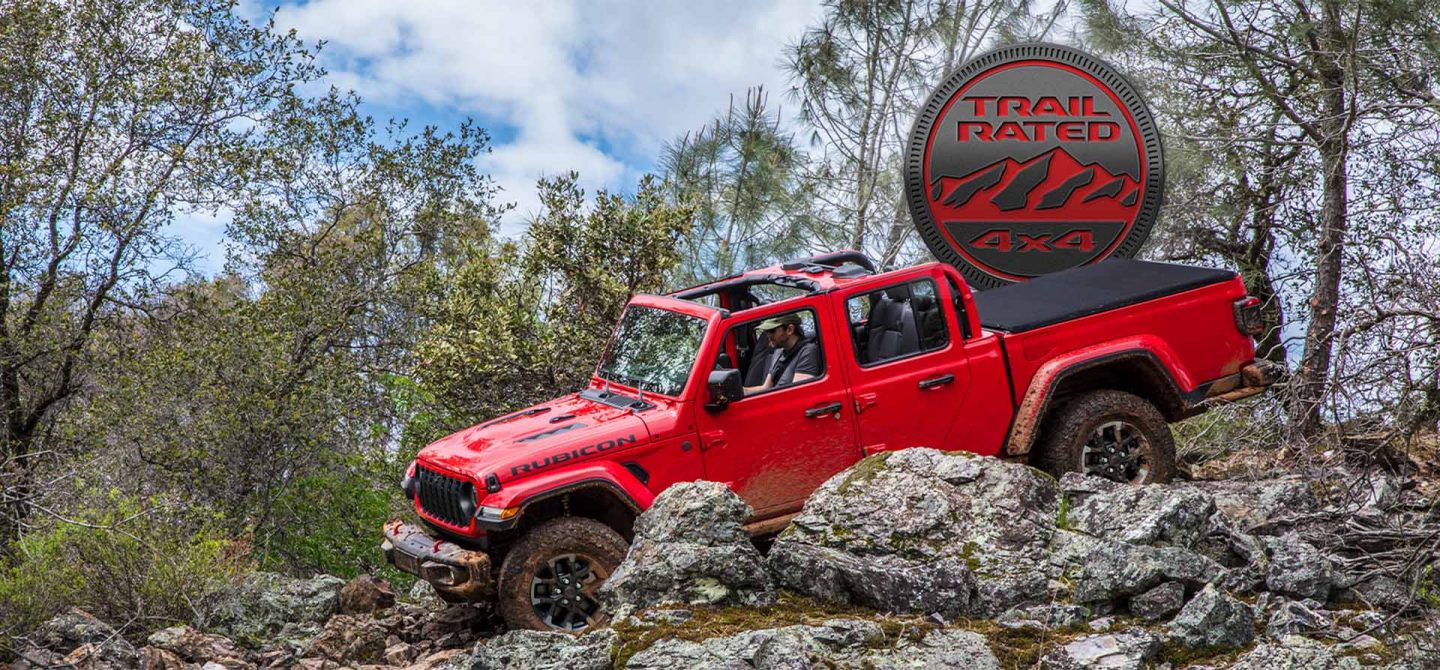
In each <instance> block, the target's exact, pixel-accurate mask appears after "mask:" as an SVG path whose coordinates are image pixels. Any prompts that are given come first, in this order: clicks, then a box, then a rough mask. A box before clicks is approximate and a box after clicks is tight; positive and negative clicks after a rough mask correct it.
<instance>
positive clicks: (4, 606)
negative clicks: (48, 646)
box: [0, 491, 247, 637]
mask: <svg viewBox="0 0 1440 670" xmlns="http://www.w3.org/2000/svg"><path fill="white" fill-rule="evenodd" d="M99 503H100V504H97V505H96V506H95V507H94V508H93V509H91V510H89V511H87V512H85V514H84V515H83V516H81V517H79V518H77V519H73V520H70V521H69V522H62V523H56V524H55V525H53V526H51V527H49V528H47V529H44V530H41V531H37V532H33V533H31V534H29V535H27V536H25V538H24V539H23V540H21V541H20V542H18V543H16V544H15V545H14V547H13V552H12V557H11V558H10V559H9V560H8V561H7V562H5V563H0V637H9V636H11V635H14V634H19V633H24V632H28V631H29V630H31V629H32V628H33V627H34V626H35V625H37V624H38V623H40V622H41V621H44V620H45V619H48V618H49V617H51V616H53V615H55V614H57V613H59V612H61V611H64V610H65V609H67V608H69V607H72V606H73V607H80V608H82V609H84V610H86V611H88V612H90V613H91V614H94V615H95V616H97V617H99V618H100V619H101V620H103V621H106V622H109V623H111V624H112V625H115V626H117V627H120V628H122V629H123V630H125V631H129V632H133V633H140V632H144V631H147V630H153V629H156V628H161V627H164V626H169V625H174V624H175V623H179V622H185V621H189V620H190V618H191V614H192V604H193V603H195V602H196V601H198V600H199V598H201V597H202V596H203V595H205V594H206V593H208V592H209V591H211V590H212V589H214V588H215V587H217V586H219V585H221V584H223V583H224V582H225V581H226V580H228V579H229V578H230V577H232V576H233V575H235V574H236V573H237V572H238V571H240V570H242V569H245V568H246V567H247V566H246V563H245V560H244V553H245V552H244V545H243V544H242V543H237V542H235V541H232V540H228V539H226V538H225V535H224V533H223V530H222V527H221V526H220V525H218V524H217V523H215V520H214V519H205V518H199V519H197V518H193V517H187V516H183V515H176V514H173V513H171V512H170V511H169V510H165V509H157V508H154V507H152V506H151V504H152V503H151V501H147V500H142V499H139V498H136V497H132V496H126V495H122V494H119V493H117V492H114V491H111V492H109V493H107V494H105V495H102V496H100V500H99Z"/></svg>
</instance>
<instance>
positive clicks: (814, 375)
mask: <svg viewBox="0 0 1440 670" xmlns="http://www.w3.org/2000/svg"><path fill="white" fill-rule="evenodd" d="M772 319H775V320H778V321H783V322H786V323H782V324H781V325H780V326H778V328H779V329H780V330H781V332H780V333H779V334H777V336H776V337H775V338H772V337H771V336H770V335H769V334H768V332H761V330H760V326H761V325H769V324H768V323H767V322H769V321H771V320H772ZM792 322H793V323H792ZM792 327H793V330H791V328H792ZM792 333H793V335H794V339H793V340H791V343H790V344H791V346H790V348H789V349H788V350H787V349H785V348H784V347H783V344H784V341H785V340H786V339H788V338H786V337H785V335H788V334H792ZM773 341H780V342H781V344H782V346H781V347H779V348H777V347H776V346H774V345H773ZM730 342H734V343H735V350H736V351H743V352H744V353H743V354H742V355H740V356H738V358H739V359H740V360H738V361H733V362H732V361H730V359H729V356H728V355H723V354H726V348H728V347H726V343H730ZM721 343H722V344H721V347H722V349H721V351H720V352H718V353H717V356H716V368H717V369H723V368H726V367H729V368H734V369H738V370H740V375H741V380H742V382H743V385H744V386H745V389H746V394H745V395H746V396H747V397H748V396H751V395H757V394H760V393H765V392H768V391H772V390H775V389H778V388H783V387H788V386H794V385H798V384H803V383H806V382H808V381H811V380H812V379H819V378H820V377H823V376H825V357H824V352H823V348H822V346H821V341H820V331H819V320H818V319H817V318H816V316H815V311H814V310H812V309H800V310H794V311H790V312H782V313H780V314H772V315H770V316H768V317H761V318H756V319H752V320H749V321H746V322H744V323H740V324H736V325H734V326H731V327H730V328H729V329H728V330H727V331H726V333H725V337H723V338H721ZM730 363H733V364H730ZM777 374H778V376H779V379H778V380H777V379H775V378H774V377H775V376H776V375H777ZM767 382H768V385H767Z"/></svg>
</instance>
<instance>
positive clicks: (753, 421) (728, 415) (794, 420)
mask: <svg viewBox="0 0 1440 670" xmlns="http://www.w3.org/2000/svg"><path fill="white" fill-rule="evenodd" d="M827 309H828V305H826V304H825V303H824V302H823V301H817V303H816V304H813V305H809V306H806V307H804V308H802V309H791V310H784V309H780V310H773V309H772V310H765V311H764V312H763V313H760V314H758V315H757V316H755V317H753V318H747V319H745V320H743V321H739V320H737V321H735V323H733V324H727V326H728V330H727V331H726V335H725V337H724V339H723V340H722V341H721V344H720V347H717V351H712V352H707V355H708V357H709V360H710V361H712V364H714V362H715V361H717V359H718V360H719V361H720V366H722V367H723V365H724V364H725V363H726V359H721V358H720V357H719V356H718V354H719V353H720V351H719V350H718V349H729V348H731V346H732V344H733V343H731V342H730V340H731V339H732V338H752V339H753V338H765V337H766V335H765V334H764V333H760V332H757V331H756V326H758V325H759V324H760V323H761V322H764V321H765V320H767V319H769V318H771V317H778V316H782V315H787V314H794V315H796V316H798V317H799V320H800V324H799V328H798V333H797V334H798V336H799V337H800V338H801V339H802V340H803V341H802V342H800V343H797V345H796V346H805V344H804V343H805V342H812V343H814V345H813V346H815V347H817V350H816V351H815V352H814V353H818V354H819V361H818V366H817V368H816V369H814V370H813V371H814V372H815V373H816V374H814V375H813V376H808V378H804V377H807V374H806V373H805V372H804V371H801V372H799V373H797V372H796V371H794V370H792V371H791V375H790V376H792V377H794V380H793V381H791V382H790V383H786V384H780V385H778V386H774V387H772V388H767V389H754V390H752V391H750V392H749V393H747V394H746V396H745V397H744V398H741V399H740V400H736V401H733V402H731V403H730V404H729V405H728V406H727V407H726V408H725V409H723V410H720V411H718V412H714V413H711V412H707V411H704V410H701V411H700V418H699V421H698V423H699V427H700V441H701V450H702V451H703V455H704V460H705V478H706V479H709V480H712V481H718V482H724V483H726V484H728V485H729V486H730V488H732V489H734V490H735V492H736V493H739V494H740V497H741V498H743V499H744V500H745V502H747V503H749V504H750V507H751V509H753V510H754V512H755V517H756V518H757V519H759V518H765V517H770V516H776V515H778V514H784V513H786V512H790V511H794V510H796V509H798V508H799V507H800V506H801V505H802V504H804V502H805V499H806V498H807V497H809V495H810V493H811V492H812V491H814V490H815V489H816V488H817V487H818V486H820V484H821V483H823V482H824V481H825V480H826V479H828V478H829V477H830V476H831V475H834V474H835V473H837V472H840V471H841V470H844V469H845V468H847V467H849V466H850V465H852V464H854V463H855V461H856V460H858V459H859V448H858V446H857V445H856V443H855V430H854V424H853V419H854V415H855V412H854V409H853V407H851V405H850V403H849V400H848V393H847V390H846V387H845V382H844V379H843V376H842V372H841V370H840V366H839V365H838V359H837V358H836V356H837V355H838V354H837V352H835V351H830V350H828V349H827V348H826V346H825V340H826V337H822V335H831V334H829V333H821V332H820V328H821V327H822V326H824V325H828V324H831V323H833V321H831V319H830V317H829V315H828V314H826V313H825V312H826V310H827ZM755 311H756V312H761V310H758V309H757V310H755ZM782 320H783V319H782ZM835 339H836V338H834V337H830V340H831V341H832V342H833V341H834V340H835ZM841 341H843V339H842V340H841ZM748 344H749V345H751V346H750V347H749V349H750V350H752V351H758V350H761V349H763V347H756V346H754V343H753V342H750V343H748ZM741 348H744V347H741ZM839 353H843V352H839ZM727 359H728V356H727ZM804 359H811V357H809V356H806V357H804ZM774 360H775V358H774V357H770V356H765V357H763V359H761V360H758V361H755V362H752V361H737V363H738V364H742V365H746V367H747V368H748V367H749V365H751V364H754V365H761V366H764V365H771V366H773V365H774ZM797 360H799V359H798V358H797ZM746 372H747V370H741V373H742V376H744V374H745V373H746ZM758 376H759V377H761V378H762V380H763V377H764V376H765V375H764V374H760V375H758Z"/></svg>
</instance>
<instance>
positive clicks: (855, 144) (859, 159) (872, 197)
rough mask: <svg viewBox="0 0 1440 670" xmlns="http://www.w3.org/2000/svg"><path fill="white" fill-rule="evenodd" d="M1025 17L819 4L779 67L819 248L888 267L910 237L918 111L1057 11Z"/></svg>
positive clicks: (966, 6) (935, 7) (1012, 9)
mask: <svg viewBox="0 0 1440 670" xmlns="http://www.w3.org/2000/svg"><path fill="white" fill-rule="evenodd" d="M1060 4H1063V3H1060ZM1028 10H1029V3H1028V2H1023V1H1019V0H981V1H980V2H976V3H960V4H956V3H947V2H934V1H931V0H868V1H864V2H839V1H830V2H826V3H825V17H824V19H823V20H822V21H821V24H820V25H818V26H815V27H813V28H810V29H809V30H807V31H806V32H805V34H804V35H803V36H802V37H801V38H800V40H799V42H797V43H795V44H794V45H791V46H790V47H788V48H787V49H786V53H785V62H786V66H787V68H788V70H789V72H790V78H791V82H792V89H791V94H792V96H793V97H794V98H795V99H796V100H797V101H798V102H799V103H800V116H801V119H802V120H803V121H804V122H805V123H806V124H808V125H809V126H810V127H811V128H812V129H813V132H812V134H811V140H812V142H813V143H815V144H818V145H820V147H821V152H820V153H821V156H820V157H819V160H817V161H816V162H815V163H814V169H813V172H812V178H813V179H814V180H815V182H816V184H817V187H816V189H815V193H816V195H815V199H816V201H817V202H818V207H817V211H816V214H815V215H816V217H817V218H819V219H820V221H821V222H822V223H823V224H824V228H823V232H824V237H825V238H826V239H825V241H826V243H827V244H829V245H831V246H849V247H853V248H856V249H861V250H865V251H868V252H870V253H871V255H872V256H874V257H876V258H878V259H879V260H880V264H881V265H882V266H884V267H892V266H894V265H896V263H897V260H899V259H901V256H902V253H903V252H904V250H905V247H906V244H907V242H909V241H910V234H911V232H913V230H914V226H912V225H911V222H910V214H909V210H908V209H907V206H906V204H905V197H904V192H903V177H902V174H901V167H902V162H903V160H904V151H905V144H906V141H907V139H908V135H909V132H910V127H911V125H912V123H913V122H914V119H915V114H916V111H917V110H918V109H919V108H920V105H921V104H923V103H924V101H925V99H926V98H927V97H928V96H929V95H930V93H931V91H932V90H933V89H934V87H935V86H936V85H937V84H939V82H940V81H942V80H943V79H944V77H945V76H946V75H948V74H949V73H950V71H951V70H953V69H954V68H956V67H958V66H959V65H960V64H961V63H963V62H965V61H966V60H967V59H969V58H970V57H971V56H973V55H975V54H977V53H978V52H979V51H980V50H981V49H982V48H985V47H987V46H989V45H990V44H991V43H992V42H994V41H996V40H1021V39H1038V38H1040V37H1042V36H1043V35H1044V34H1045V33H1046V32H1048V31H1049V29H1050V28H1051V26H1052V25H1053V22H1052V20H1051V19H1053V16H1054V15H1055V13H1057V12H1058V11H1059V9H1058V7H1057V9H1056V10H1055V12H1052V13H1051V14H1050V15H1049V18H1047V19H1046V20H1041V21H1035V20H1032V17H1030V16H1029V12H1028Z"/></svg>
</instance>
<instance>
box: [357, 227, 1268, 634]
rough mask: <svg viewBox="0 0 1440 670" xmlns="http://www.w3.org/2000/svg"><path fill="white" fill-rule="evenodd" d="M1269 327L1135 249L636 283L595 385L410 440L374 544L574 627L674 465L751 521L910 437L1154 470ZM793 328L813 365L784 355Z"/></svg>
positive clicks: (1212, 275)
mask: <svg viewBox="0 0 1440 670" xmlns="http://www.w3.org/2000/svg"><path fill="white" fill-rule="evenodd" d="M767 321H768V322H769V324H774V323H777V322H783V323H786V324H789V325H786V326H782V327H781V329H780V332H781V335H782V336H780V337H774V338H772V337H767V334H765V333H761V332H757V331H759V326H760V325H761V324H762V323H765V322H767ZM797 322H798V324H797ZM769 324H767V325H769ZM797 325H798V327H797ZM1261 327H1262V326H1261V320H1260V312H1259V305H1258V301H1257V300H1255V299H1254V298H1250V297H1247V296H1246V295H1245V289H1244V286H1243V284H1242V283H1241V281H1240V279H1239V278H1238V277H1237V276H1236V275H1235V274H1234V273H1232V272H1228V271H1222V270H1212V269H1204V268H1194V267H1187V266H1182V265H1169V264H1163V263H1149V262H1143V261H1136V260H1129V259H1110V260H1107V261H1104V262H1101V263H1098V264H1096V265H1092V266H1087V267H1082V268H1077V269H1073V270H1067V271H1064V272H1059V273H1056V274H1053V275H1048V276H1044V277H1040V278H1038V279H1035V280H1033V281H1030V282H1028V283H1025V284H1017V285H1014V286H1009V287H1005V288H999V289H993V290H989V291H985V292H981V293H972V292H971V290H970V289H969V287H968V286H967V285H966V284H965V282H964V280H963V279H962V278H961V276H960V274H959V273H958V272H957V271H956V270H955V269H954V268H953V267H951V266H948V265H945V264H941V263H927V264H924V265H920V266H917V267H912V268H907V269H903V270H897V271H893V272H885V273H876V272H875V269H874V266H873V265H872V263H871V262H870V260H869V259H867V258H865V257H864V256H863V255H861V254H859V253H858V252H853V251H845V252H836V253H832V254H825V255H821V256H816V257H813V258H808V259H805V260H801V261H795V262H791V263H786V264H783V265H778V266H773V267H768V268H764V269H760V270H754V271H751V272H746V273H744V274H741V275H737V276H734V277H728V278H726V279H722V280H719V281H715V282H711V283H708V284H703V285H700V286H696V287H692V288H688V289H684V290H680V291H676V292H674V293H670V294H668V295H665V296H652V295H637V296H635V297H634V298H632V299H631V300H630V303H629V305H628V306H627V307H626V308H625V312H624V314H623V316H622V317H621V319H620V323H619V326H618V328H617V329H616V331H615V333H614V335H613V336H612V338H611V340H610V343H609V345H608V346H607V348H606V351H605V352H604V355H603V356H602V358H601V360H600V363H599V365H598V366H597V368H596V371H595V374H594V376H593V377H592V378H591V380H590V383H589V385H588V387H587V388H585V389H584V390H582V391H580V392H578V393H572V394H570V395H567V396H564V397H561V398H557V399H555V400H552V401H550V402H546V403H543V404H540V405H536V406H533V407H529V408H526V409H523V410H520V411H518V412H514V413H512V414H508V415H505V416H502V417H499V418H496V419H492V420H490V421H486V422H485V423H481V424H479V425H477V426H474V427H472V428H468V429H466V430H463V431H460V432H458V433H455V434H453V435H450V436H448V437H445V438H443V439H441V440H439V441H437V442H435V443H433V444H431V445H429V446H427V447H425V448H424V449H423V450H421V451H420V453H419V455H418V457H417V458H416V460H415V462H414V463H413V464H411V466H410V467H409V470H408V472H406V474H405V477H404V479H403V481H402V488H403V489H404V491H405V494H406V495H407V496H408V497H409V498H410V499H411V500H412V501H413V504H414V509H415V512H416V514H417V515H418V516H419V518H420V519H421V520H423V524H424V525H423V526H420V525H412V524H405V523H402V522H400V521H398V520H397V521H392V522H390V523H389V524H387V526H386V528H385V541H384V544H383V549H384V551H385V555H386V558H387V559H388V560H389V561H390V562H391V563H393V564H394V565H396V566H397V567H398V568H400V569H401V570H404V571H407V572H410V573H413V574H415V575H418V576H419V577H420V578H422V579H424V580H426V581H428V582H430V583H431V584H432V585H434V586H435V587H436V588H437V590H438V591H439V592H440V593H441V594H442V596H444V597H446V598H447V599H472V600H474V599H493V598H498V601H499V608H500V611H501V613H502V614H503V616H504V618H505V620H506V621H507V623H508V624H509V625H510V626H511V627H513V628H532V629H561V630H579V629H583V628H585V627H587V626H591V625H594V624H595V623H597V622H598V621H601V620H603V618H604V612H603V611H602V609H601V607H600V605H599V604H598V602H597V600H596V599H595V590H596V588H597V587H598V586H599V585H600V583H601V582H603V581H604V579H605V578H606V577H607V576H608V575H609V574H610V572H611V571H612V570H613V569H614V568H615V567H616V565H618V563H619V562H620V560H621V559H622V558H623V557H624V555H625V551H626V548H627V546H628V545H627V542H628V540H629V539H630V538H631V536H632V525H633V523H634V520H635V518H636V516H637V515H638V514H639V513H640V512H642V511H644V510H645V509H646V508H647V507H649V506H650V504H651V501H653V500H654V498H655V496H656V494H658V493H659V492H660V491H662V490H664V489H665V487H667V486H669V485H671V484H673V483H676V482H682V481H691V480H697V479H707V480H712V481H718V482H724V483H726V484H728V485H729V486H730V487H731V488H732V489H734V490H735V491H736V492H737V493H738V494H739V495H740V496H741V497H742V498H744V499H745V501H746V502H748V503H749V504H750V506H751V507H752V508H753V509H754V514H755V515H754V518H753V519H752V523H751V524H750V526H749V528H748V530H750V531H751V532H752V534H755V535H757V536H758V535H765V534H771V533H774V532H777V531H779V530H781V529H783V528H784V526H785V525H786V524H787V523H788V522H789V520H790V518H791V517H793V516H794V515H795V513H796V512H798V511H799V509H800V507H801V505H802V504H803V503H804V502H805V498H806V497H807V496H808V495H809V494H810V492H811V491H813V490H814V489H815V488H816V487H817V486H819V485H820V484H821V483H822V482H824V481H825V480H826V479H827V478H829V477H830V476H832V475H834V474H835V473H837V472H840V471H841V470H844V469H845V468H847V467H849V466H851V465H853V464H854V463H855V462H857V461H859V460H860V459H861V458H864V457H865V456H866V455H869V454H874V453H877V452H881V451H888V450H894V449H904V448H906V447H913V446H928V447H935V448H939V449H947V450H964V451H970V452H974V453H976V454H981V455H984V456H998V457H1002V458H1009V459H1016V460H1020V461H1028V462H1030V463H1032V464H1034V465H1036V466H1037V467H1040V468H1042V469H1044V470H1046V471H1048V472H1050V473H1052V474H1054V475H1057V476H1058V475H1060V474H1062V473H1065V472H1071V471H1079V472H1086V473H1091V474H1096V475H1099V476H1103V477H1107V478H1110V479H1115V480H1119V481H1124V482H1133V483H1145V482H1155V481H1164V480H1166V479H1168V478H1169V477H1171V475H1172V474H1173V473H1174V470H1175V455H1174V443H1173V440H1172V438H1171V435H1170V429H1169V426H1168V423H1169V422H1173V421H1178V420H1180V419H1182V418H1185V417H1187V416H1191V415H1193V414H1195V413H1198V412H1201V411H1204V410H1205V409H1206V408H1207V407H1208V406H1210V405H1212V404H1215V403H1217V402H1227V401H1230V400H1235V399H1238V398H1242V397H1245V396H1248V395H1252V394H1255V393H1259V392H1261V391H1263V390H1264V389H1265V388H1266V386H1268V385H1269V384H1271V383H1273V381H1274V376H1275V372H1276V371H1275V370H1273V369H1272V368H1270V367H1269V366H1268V365H1264V364H1263V363H1262V362H1260V361H1256V360H1255V351H1254V342H1253V340H1252V338H1253V337H1254V336H1255V335H1257V334H1258V333H1259V332H1260V330H1261ZM786 336H788V337H786ZM774 340H778V341H779V342H780V345H779V346H774V345H772V344H771V342H772V341H774ZM801 347H808V348H809V352H808V353H807V355H806V356H805V358H806V359H807V362H806V363H805V365H807V366H808V368H809V369H808V374H807V373H805V372H801V373H796V372H795V371H794V370H793V369H792V370H790V372H789V373H786V372H785V369H784V368H785V366H787V365H790V363H789V362H788V361H789V360H793V359H795V358H796V356H795V355H794V354H795V353H796V352H797V351H798V350H799V349H800V348H801ZM777 359H782V360H779V361H777ZM767 378H769V379H770V383H769V384H768V385H767ZM776 378H779V379H780V380H781V381H788V382H789V383H774V381H775V379H776Z"/></svg>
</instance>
